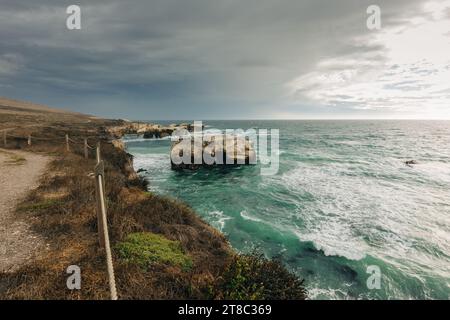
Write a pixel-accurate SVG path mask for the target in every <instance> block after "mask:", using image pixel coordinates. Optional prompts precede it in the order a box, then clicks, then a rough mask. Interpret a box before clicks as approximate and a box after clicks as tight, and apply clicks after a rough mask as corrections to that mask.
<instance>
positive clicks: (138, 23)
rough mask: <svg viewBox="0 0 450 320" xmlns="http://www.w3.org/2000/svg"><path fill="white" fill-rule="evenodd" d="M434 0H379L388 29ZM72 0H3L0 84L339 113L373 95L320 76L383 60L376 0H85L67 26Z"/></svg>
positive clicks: (156, 110) (117, 97) (160, 111)
mask: <svg viewBox="0 0 450 320" xmlns="http://www.w3.org/2000/svg"><path fill="white" fill-rule="evenodd" d="M426 2H427V1H411V0H408V1H406V0H405V1H403V0H400V1H395V2H394V1H387V0H384V1H378V5H379V6H380V7H381V9H382V18H383V29H384V28H386V30H388V28H391V29H392V30H394V29H395V28H397V27H402V26H403V25H405V24H406V22H405V21H407V20H405V19H407V18H408V17H410V16H414V17H420V16H421V15H423V14H426V11H424V9H423V6H424V3H426ZM71 4H75V3H73V2H72V1H45V0H44V1H34V2H32V3H30V2H26V1H17V0H16V1H12V0H6V1H5V0H4V1H2V3H1V4H0V9H1V10H0V44H1V45H0V95H3V96H9V97H13V98H18V99H26V100H32V101H35V102H40V103H46V104H50V105H53V106H66V107H68V108H71V109H74V110H77V111H80V112H89V113H94V114H98V115H103V116H109V117H113V116H115V117H126V118H143V119H181V118H184V119H194V118H195V119H214V118H232V119H235V118H283V117H300V118H301V117H303V116H308V115H311V116H324V117H329V118H332V117H333V115H336V114H337V115H338V114H341V113H345V114H349V113H350V114H351V113H354V114H358V113H360V112H361V110H363V108H361V105H364V103H365V101H364V96H363V95H361V94H358V92H356V93H355V91H357V88H353V90H349V89H348V88H345V87H344V88H342V94H341V95H339V94H338V92H339V90H340V87H339V86H338V85H336V83H334V82H333V89H334V90H335V92H336V94H335V97H332V98H333V99H331V98H330V99H328V97H324V96H323V94H324V93H323V92H324V90H325V89H326V88H325V89H324V88H322V87H323V83H320V81H319V80H318V79H321V78H320V77H321V76H322V75H324V74H325V75H327V74H330V70H331V68H338V69H339V68H343V64H345V63H347V62H348V58H349V57H351V59H353V60H355V61H356V62H357V63H356V64H354V65H353V67H352V68H358V66H359V67H360V68H361V69H360V70H366V69H367V67H368V66H367V65H368V64H370V63H371V62H372V61H373V63H380V62H379V61H385V60H383V59H386V57H385V56H384V54H385V45H384V43H383V41H372V40H373V38H371V37H377V36H376V35H373V34H371V33H370V31H369V30H367V28H366V18H367V15H366V9H367V7H368V6H369V5H371V4H372V1H365V0H363V1H354V0H352V1H350V0H340V1H332V0H329V1H317V0H304V1H300V0H296V1H287V0H282V1H265V0H251V1H250V0H244V1H243V0H240V1H234V0H224V1H208V0H202V1H200V0H183V1H173V0H161V1H154V0H152V1H143V0H142V1H140V0H138V1H127V2H125V1H116V0H111V1H100V0H97V1H92V0H91V1H78V2H77V3H76V4H78V5H80V7H81V11H82V29H81V30H79V31H69V30H67V29H66V27H65V19H66V16H67V15H66V13H65V10H66V8H67V6H69V5H71ZM447 19H448V16H447ZM391 29H389V30H391ZM355 39H356V41H355ZM357 39H360V41H357ZM386 39H387V38H386ZM379 40H383V39H379ZM368 57H371V58H370V59H369V58H368ZM345 59H347V60H345ZM346 61H347V62H346ZM331 62H334V63H335V65H334V66H332V65H331ZM327 63H328V65H327ZM336 64H337V66H336ZM344 67H345V65H344ZM421 67H424V68H426V66H424V65H422V66H421ZM347 69H349V68H347ZM352 70H353V69H352ZM358 70H359V69H358ZM358 70H356V72H357V71H358ZM398 78H400V77H398ZM356 80H357V79H356ZM356 80H355V81H356ZM397 80H398V81H397ZM400 80H401V79H400ZM400 80H399V79H397V78H396V81H394V82H393V85H395V84H397V85H398V83H399V82H401V81H400ZM302 81H303V82H302ZM434 81H435V82H438V81H439V78H435V79H434ZM293 84H297V85H299V84H300V87H298V88H292V87H291V88H290V90H289V86H290V85H291V86H292V85H293ZM302 88H303V90H307V92H302ZM369 89H370V88H369ZM299 93H301V94H299ZM352 95H353V96H352ZM394 98H395V97H394ZM336 99H338V102H339V103H333V101H334V100H336ZM331 100H333V101H331ZM330 101H331V102H330ZM346 102H348V103H346ZM369 102H371V104H370V106H371V107H372V108H371V111H370V112H375V113H376V112H377V110H378V109H377V105H375V104H374V103H373V100H371V101H369Z"/></svg>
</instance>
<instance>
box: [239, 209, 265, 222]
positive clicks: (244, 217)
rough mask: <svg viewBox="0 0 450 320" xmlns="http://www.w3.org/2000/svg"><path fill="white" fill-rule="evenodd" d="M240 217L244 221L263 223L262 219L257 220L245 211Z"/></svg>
mask: <svg viewBox="0 0 450 320" xmlns="http://www.w3.org/2000/svg"><path fill="white" fill-rule="evenodd" d="M239 214H240V216H241V217H242V219H244V220H249V221H253V222H263V221H262V220H261V219H259V218H256V217H254V216H252V215H250V214H249V213H248V212H247V211H245V210H243V211H241V212H240V213H239Z"/></svg>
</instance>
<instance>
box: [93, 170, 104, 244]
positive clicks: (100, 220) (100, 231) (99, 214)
mask: <svg viewBox="0 0 450 320" xmlns="http://www.w3.org/2000/svg"><path fill="white" fill-rule="evenodd" d="M103 173H104V167H103V163H100V162H98V163H97V165H96V166H95V195H96V199H97V225H98V235H99V243H100V247H102V248H104V247H105V239H104V237H103V233H104V231H103V229H104V226H103V218H102V204H101V199H102V196H103V195H101V194H100V188H99V179H100V178H101V176H102V174H103ZM100 183H102V182H101V181H100ZM102 187H103V183H102ZM102 189H104V188H102Z"/></svg>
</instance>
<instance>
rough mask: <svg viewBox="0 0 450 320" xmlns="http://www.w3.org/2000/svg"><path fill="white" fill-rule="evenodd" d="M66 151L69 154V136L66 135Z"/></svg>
mask: <svg viewBox="0 0 450 320" xmlns="http://www.w3.org/2000/svg"><path fill="white" fill-rule="evenodd" d="M66 151H67V152H69V151H70V149H69V135H68V134H67V133H66Z"/></svg>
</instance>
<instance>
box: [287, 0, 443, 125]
mask: <svg viewBox="0 0 450 320" xmlns="http://www.w3.org/2000/svg"><path fill="white" fill-rule="evenodd" d="M449 11H450V1H449V0H446V1H440V2H427V3H426V4H425V5H424V6H423V12H422V13H421V14H420V15H417V16H414V17H409V19H408V20H405V22H404V23H403V24H402V25H400V26H396V27H389V26H385V27H384V29H382V30H381V31H378V32H369V31H368V34H367V35H366V36H364V37H362V38H357V39H353V45H355V46H357V45H359V46H361V44H363V47H366V48H372V49H371V50H367V51H366V53H354V54H347V55H343V56H338V57H335V58H332V59H325V60H322V61H320V62H319V63H318V64H317V66H316V68H315V70H314V71H313V72H310V73H308V74H305V75H302V76H300V77H298V78H296V79H294V80H293V81H291V82H290V83H289V84H288V88H289V90H290V93H291V94H293V95H294V97H295V99H300V100H302V99H306V100H308V101H312V102H314V103H319V104H322V105H327V106H347V107H348V106H350V107H353V108H354V109H368V110H376V109H382V108H384V109H385V110H387V109H392V110H393V111H396V112H398V111H400V112H401V111H405V112H408V117H411V116H412V115H417V116H420V117H439V116H443V115H450V19H449V14H448V13H449Z"/></svg>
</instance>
